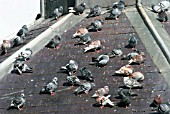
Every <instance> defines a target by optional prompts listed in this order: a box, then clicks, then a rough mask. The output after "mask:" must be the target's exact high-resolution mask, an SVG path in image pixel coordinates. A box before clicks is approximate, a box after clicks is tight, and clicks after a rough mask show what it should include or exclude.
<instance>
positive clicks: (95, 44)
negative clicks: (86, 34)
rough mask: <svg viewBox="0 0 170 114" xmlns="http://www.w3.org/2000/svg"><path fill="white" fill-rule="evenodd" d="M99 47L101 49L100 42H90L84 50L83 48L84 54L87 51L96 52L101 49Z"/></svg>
mask: <svg viewBox="0 0 170 114" xmlns="http://www.w3.org/2000/svg"><path fill="white" fill-rule="evenodd" d="M101 47H102V43H101V41H100V40H95V41H92V42H91V43H90V44H89V45H88V47H85V48H84V53H86V52H88V51H92V50H94V51H96V50H98V49H101Z"/></svg>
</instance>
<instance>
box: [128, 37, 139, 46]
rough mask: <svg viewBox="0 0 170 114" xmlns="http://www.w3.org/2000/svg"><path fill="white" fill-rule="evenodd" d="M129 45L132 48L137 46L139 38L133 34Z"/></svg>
mask: <svg viewBox="0 0 170 114" xmlns="http://www.w3.org/2000/svg"><path fill="white" fill-rule="evenodd" d="M128 43H129V44H128V46H129V47H131V48H135V47H136V45H137V39H136V37H134V36H132V37H130V38H129V41H128Z"/></svg>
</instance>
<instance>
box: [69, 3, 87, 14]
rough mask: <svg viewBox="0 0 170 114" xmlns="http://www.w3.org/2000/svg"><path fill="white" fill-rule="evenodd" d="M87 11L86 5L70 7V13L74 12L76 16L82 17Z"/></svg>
mask: <svg viewBox="0 0 170 114" xmlns="http://www.w3.org/2000/svg"><path fill="white" fill-rule="evenodd" d="M85 9H86V3H81V4H80V5H78V6H75V7H74V8H72V7H70V8H69V12H73V13H74V14H76V15H80V14H82V13H83V12H84V10H85Z"/></svg>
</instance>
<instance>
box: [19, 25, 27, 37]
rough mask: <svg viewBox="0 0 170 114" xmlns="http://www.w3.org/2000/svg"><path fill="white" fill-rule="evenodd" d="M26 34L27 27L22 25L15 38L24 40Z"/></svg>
mask: <svg viewBox="0 0 170 114" xmlns="http://www.w3.org/2000/svg"><path fill="white" fill-rule="evenodd" d="M27 33H28V27H27V25H23V26H22V28H21V29H20V30H19V31H18V33H17V36H19V37H21V38H23V39H25V37H26V34H27Z"/></svg>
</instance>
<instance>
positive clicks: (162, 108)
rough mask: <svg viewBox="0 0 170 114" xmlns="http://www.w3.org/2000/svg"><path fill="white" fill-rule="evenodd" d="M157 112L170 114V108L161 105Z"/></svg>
mask: <svg viewBox="0 0 170 114" xmlns="http://www.w3.org/2000/svg"><path fill="white" fill-rule="evenodd" d="M157 110H158V112H159V114H169V111H170V108H169V106H168V105H167V104H160V105H159V106H158V108H157Z"/></svg>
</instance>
